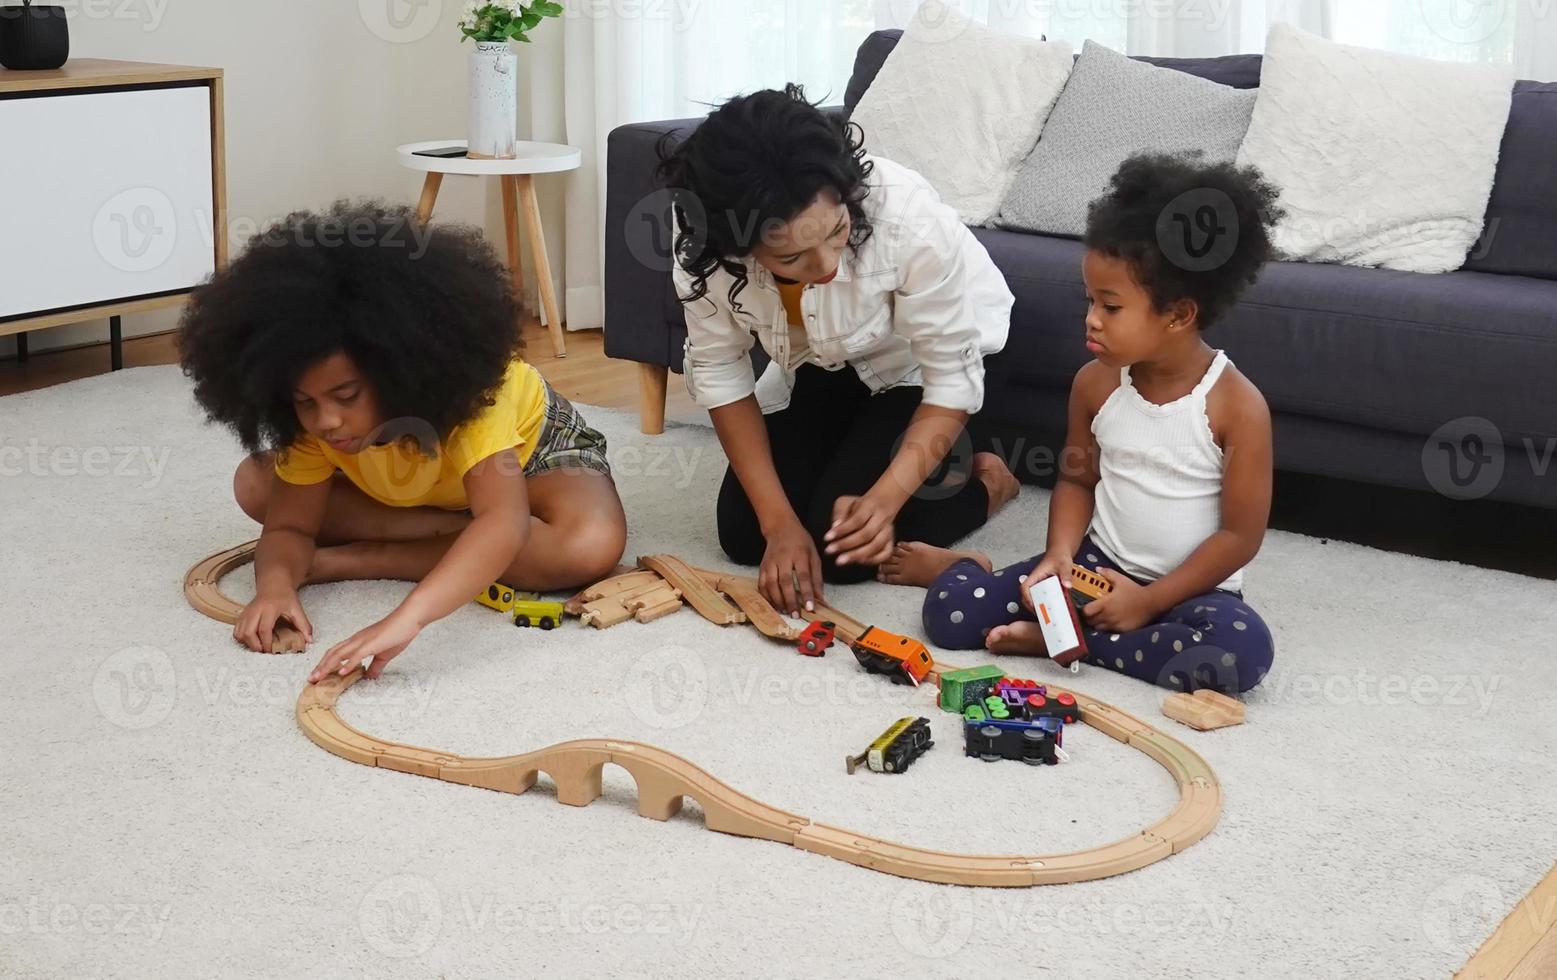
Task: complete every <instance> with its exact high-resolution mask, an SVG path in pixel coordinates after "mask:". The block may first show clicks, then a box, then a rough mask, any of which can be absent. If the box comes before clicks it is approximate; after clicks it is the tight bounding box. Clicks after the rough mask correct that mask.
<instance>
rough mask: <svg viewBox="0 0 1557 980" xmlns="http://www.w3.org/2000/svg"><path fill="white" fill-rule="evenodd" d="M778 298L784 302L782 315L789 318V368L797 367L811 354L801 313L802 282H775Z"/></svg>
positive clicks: (804, 285) (803, 284)
mask: <svg viewBox="0 0 1557 980" xmlns="http://www.w3.org/2000/svg"><path fill="white" fill-rule="evenodd" d="M774 285H775V286H777V287H778V291H779V297H780V298H781V299H783V301H784V313H785V315H786V316H787V317H788V318H789V367H790V369H791V370H793V369H794V368H796V367H799V366H800V364H801V362H803V361H804V360H805V359H806V355H808V354H809V353H810V352H811V338H810V337H808V336H806V320H805V314H804V313H803V312H802V311H801V307H800V296H801V294H802V293H804V292H805V291H806V284H805V283H803V282H776V283H774Z"/></svg>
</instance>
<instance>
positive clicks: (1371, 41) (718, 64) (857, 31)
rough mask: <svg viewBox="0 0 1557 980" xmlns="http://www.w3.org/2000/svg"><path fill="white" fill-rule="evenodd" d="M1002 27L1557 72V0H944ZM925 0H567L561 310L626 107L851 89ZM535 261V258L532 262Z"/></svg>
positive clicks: (556, 258)
mask: <svg viewBox="0 0 1557 980" xmlns="http://www.w3.org/2000/svg"><path fill="white" fill-rule="evenodd" d="M948 2H949V3H950V5H952V6H955V7H958V8H959V9H961V10H962V11H964V12H965V13H967V14H969V15H970V16H972V17H974V18H975V19H977V20H980V21H982V22H984V23H987V24H989V25H991V26H993V27H996V28H998V29H1000V30H1003V31H1008V32H1015V33H1023V34H1029V35H1032V36H1038V35H1047V36H1048V37H1049V38H1050V39H1051V40H1061V39H1063V40H1066V41H1069V42H1071V43H1072V44H1073V45H1074V46H1075V47H1076V48H1078V49H1079V48H1080V46H1081V42H1082V41H1083V40H1085V39H1087V38H1092V39H1094V40H1096V41H1098V42H1099V43H1101V44H1105V45H1107V46H1109V47H1111V48H1114V49H1116V50H1122V51H1125V52H1126V53H1128V54H1137V55H1155V56H1163V57H1212V56H1216V55H1223V54H1235V53H1239V52H1258V51H1260V50H1261V49H1262V48H1263V46H1264V41H1265V35H1266V32H1267V30H1268V29H1269V27H1270V25H1271V24H1272V23H1273V22H1276V21H1286V22H1290V23H1294V24H1297V25H1298V26H1300V27H1302V28H1304V29H1305V30H1309V31H1312V32H1314V33H1316V34H1320V35H1322V36H1325V37H1329V38H1332V39H1334V40H1337V41H1341V42H1344V43H1348V44H1357V45H1362V46H1365V47H1373V48H1382V49H1386V50H1393V51H1400V52H1402V53H1407V54H1416V55H1422V56H1425V57H1431V58H1440V59H1448V60H1457V61H1502V62H1509V63H1512V64H1513V65H1514V66H1515V69H1516V71H1517V72H1518V74H1519V76H1520V77H1521V78H1537V79H1545V80H1551V79H1557V0H1344V2H1343V0H948ZM918 4H919V0H564V8H565V10H566V14H565V15H564V17H563V23H562V30H561V31H539V32H537V42H536V43H535V44H534V45H533V46H531V47H529V48H527V49H526V51H527V53H528V55H529V57H528V58H527V59H526V61H527V64H528V67H529V72H530V77H529V83H528V87H527V88H526V92H527V93H528V97H527V100H526V101H527V109H528V116H529V121H530V127H531V131H532V134H533V137H532V138H534V139H542V140H553V141H557V142H567V143H571V144H573V145H575V146H578V147H581V148H582V149H583V151H584V166H583V169H582V170H580V171H578V172H577V173H574V174H571V175H570V176H569V177H568V179H567V180H566V181H557V182H549V181H548V182H543V187H545V189H546V190H545V193H546V197H545V200H544V201H543V205H544V206H545V208H546V210H547V212H548V214H549V215H556V216H557V217H558V218H560V217H561V216H562V215H563V214H565V215H566V222H565V223H564V222H563V221H561V220H557V219H556V218H554V219H552V220H551V221H550V223H549V236H550V239H551V244H550V249H551V256H552V265H553V271H554V273H555V274H556V275H557V276H558V277H559V280H560V281H559V282H558V283H557V286H558V289H559V295H561V296H563V297H565V313H564V318H565V319H566V320H567V322H568V326H569V327H570V328H572V329H585V328H593V327H599V326H601V325H602V322H603V310H604V290H603V287H602V283H603V275H602V272H603V265H604V261H603V256H604V249H605V245H604V243H605V235H606V234H608V233H609V229H606V228H605V226H604V222H605V208H604V202H605V186H606V166H605V164H606V160H605V155H606V137H607V136H608V134H609V133H610V132H611V130H612V129H614V128H615V127H617V126H620V125H623V124H625V123H631V122H644V121H649V120H656V119H673V118H682V117H689V116H698V115H702V114H704V113H706V112H707V111H708V108H709V106H710V105H712V104H717V103H719V102H721V101H723V100H724V99H726V98H728V97H730V96H732V95H735V94H738V93H741V92H750V91H753V90H756V89H759V88H767V87H775V86H780V85H783V84H784V83H785V82H789V81H796V82H801V83H803V84H805V85H806V87H807V89H808V91H809V93H810V95H811V96H812V97H813V98H815V99H824V100H825V101H827V102H829V103H836V102H841V101H842V99H843V93H844V89H845V87H846V85H847V83H848V79H849V75H850V73H851V71H852V69H853V66H854V55H855V52H856V50H857V49H858V47H859V45H860V43H861V42H862V41H863V40H864V39H865V37H866V36H867V35H868V34H869V33H870V32H871V31H872V30H875V29H877V28H881V27H901V26H903V25H904V24H906V23H907V22H908V20H909V19H910V18H911V17H912V15H913V12H914V11H915V10H916V9H917V7H918ZM530 268H532V269H533V264H532V265H531V266H530Z"/></svg>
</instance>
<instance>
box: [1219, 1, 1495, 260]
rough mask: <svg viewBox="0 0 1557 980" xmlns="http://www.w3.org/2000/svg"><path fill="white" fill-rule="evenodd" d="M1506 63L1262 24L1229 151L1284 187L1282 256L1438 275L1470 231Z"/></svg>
mask: <svg viewBox="0 0 1557 980" xmlns="http://www.w3.org/2000/svg"><path fill="white" fill-rule="evenodd" d="M1513 86H1514V76H1513V71H1512V69H1511V68H1509V67H1508V66H1507V65H1495V64H1459V63H1454V62H1447V61H1433V60H1430V59H1427V58H1415V57H1410V56H1407V55H1402V54H1395V53H1393V52H1389V51H1376V50H1372V49H1369V48H1361V47H1356V46H1354V45H1349V44H1337V43H1335V42H1333V41H1327V40H1325V39H1323V38H1321V37H1317V36H1315V35H1313V34H1309V33H1307V32H1306V31H1302V30H1299V29H1298V28H1296V27H1293V26H1292V25H1291V24H1283V23H1277V24H1274V25H1272V26H1271V29H1270V36H1269V37H1268V38H1267V40H1266V42H1265V61H1264V64H1263V77H1262V78H1261V79H1260V94H1259V99H1258V101H1256V102H1255V104H1254V118H1253V119H1252V121H1251V122H1250V123H1249V133H1248V136H1246V137H1245V138H1244V143H1243V149H1242V150H1240V151H1239V153H1238V163H1239V165H1241V166H1242V165H1252V166H1255V167H1258V168H1259V169H1260V171H1261V172H1262V173H1264V175H1265V177H1266V179H1268V180H1269V181H1270V182H1271V183H1273V184H1275V185H1276V186H1277V187H1279V188H1280V189H1281V206H1282V208H1283V209H1285V211H1286V217H1285V218H1283V219H1282V220H1281V222H1280V223H1279V224H1278V225H1277V226H1276V232H1275V244H1276V247H1277V249H1279V250H1280V251H1281V252H1282V254H1283V255H1284V256H1285V257H1287V258H1290V259H1297V260H1302V261H1308V262H1342V263H1345V264H1347V265H1357V266H1370V267H1371V266H1378V267H1383V268H1388V269H1398V270H1401V271H1405V272H1447V271H1449V270H1451V269H1458V268H1460V267H1461V266H1463V265H1464V264H1465V256H1466V254H1467V253H1468V252H1469V251H1470V250H1471V247H1472V246H1473V245H1474V244H1475V243H1476V239H1477V237H1478V236H1480V234H1481V229H1482V222H1483V220H1484V218H1485V216H1486V212H1487V201H1488V199H1489V198H1490V197H1491V194H1492V182H1493V179H1494V178H1495V176H1496V174H1497V160H1498V144H1499V142H1501V140H1502V138H1503V130H1504V127H1505V125H1506V124H1507V122H1508V110H1509V99H1510V96H1511V93H1512V91H1513Z"/></svg>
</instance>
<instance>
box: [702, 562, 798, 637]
mask: <svg viewBox="0 0 1557 980" xmlns="http://www.w3.org/2000/svg"><path fill="white" fill-rule="evenodd" d="M693 571H695V572H697V574H698V577H699V578H701V579H702V580H703V581H705V582H707V583H708V584H709V585H711V586H713V588H714V589H716V590H717V591H719V592H723V593H724V594H725V595H727V596H729V597H730V601H731V602H734V603H735V604H736V605H737V606H739V607H740V610H741V612H743V613H745V614H746V621H747V622H749V623H751V624H752V625H753V626H755V627H757V631H758V632H760V633H761V634H762V635H763V636H767V637H771V638H772V639H775V640H784V641H785V642H788V643H793V642H794V641H796V640H798V639H799V638H800V630H799V629H798V628H796V627H794V626H791V625H789V621H788V620H786V619H785V618H784V617H783V615H781V614H780V613H779V611H778V610H777V609H774V608H773V605H772V603H770V602H768V600H766V599H764V598H763V597H762V593H761V592H760V591H758V589H757V583H756V581H755V580H753V579H749V578H742V577H741V576H739V575H710V574H709V573H707V572H704V571H703V570H702V569H700V568H698V569H693Z"/></svg>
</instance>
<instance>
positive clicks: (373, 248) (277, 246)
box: [178, 201, 522, 452]
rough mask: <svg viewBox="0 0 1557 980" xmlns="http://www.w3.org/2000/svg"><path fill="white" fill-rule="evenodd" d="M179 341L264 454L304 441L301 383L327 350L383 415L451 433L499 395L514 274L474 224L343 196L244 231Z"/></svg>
mask: <svg viewBox="0 0 1557 980" xmlns="http://www.w3.org/2000/svg"><path fill="white" fill-rule="evenodd" d="M178 345H179V354H180V360H181V363H182V365H183V369H184V373H185V374H186V375H188V376H189V377H190V378H191V379H193V380H194V385H195V399H196V400H197V401H198V402H199V403H200V405H201V406H202V407H203V408H204V409H205V410H206V413H207V415H208V416H209V417H210V418H211V419H212V420H213V421H216V422H220V423H222V424H224V425H226V426H228V427H229V428H231V429H232V430H233V431H234V432H236V433H237V435H238V439H239V440H240V441H241V442H242V443H243V446H244V448H245V449H247V450H249V451H250V452H258V451H261V450H266V449H284V448H286V447H287V446H290V445H291V444H292V443H293V442H294V441H295V440H296V439H297V437H298V436H299V434H300V433H301V431H302V427H301V425H300V424H299V423H298V419H297V412H296V410H295V409H294V408H293V404H292V392H293V389H294V388H295V386H296V384H297V380H298V377H299V376H300V375H301V374H302V373H303V372H304V371H305V370H307V369H308V368H309V367H311V366H312V365H314V364H316V363H318V362H319V361H320V360H322V359H324V358H326V357H329V356H330V355H332V354H335V353H337V352H344V353H345V354H346V355H347V356H349V357H350V358H351V359H352V360H353V361H354V362H355V363H356V365H357V367H358V368H359V369H360V370H361V371H362V372H363V374H364V375H366V377H367V378H368V380H369V381H370V382H371V383H372V385H373V387H374V389H375V392H376V394H377V396H378V402H379V405H380V407H381V409H382V411H383V413H384V417H385V419H386V420H391V419H418V420H421V421H424V422H426V423H428V424H430V425H431V426H432V427H433V429H434V430H435V431H436V432H437V433H438V434H439V436H440V437H446V436H447V435H448V433H449V431H450V430H451V429H453V428H454V427H455V426H457V425H459V424H461V423H463V422H466V421H469V420H470V419H472V418H474V417H475V416H476V415H477V414H478V413H479V412H480V410H481V409H482V408H483V407H484V406H487V405H490V404H492V401H493V393H494V391H495V389H496V388H497V387H498V385H499V383H500V382H501V381H502V379H503V375H504V373H505V372H506V371H507V369H508V366H509V364H510V363H511V362H512V360H513V358H514V356H515V355H516V354H517V353H518V352H519V350H520V349H521V347H522V342H521V340H520V326H519V308H518V304H517V302H516V301H515V298H514V293H513V286H512V282H511V279H510V276H509V273H508V270H507V269H506V268H505V266H504V264H503V263H502V262H500V261H499V260H498V258H497V255H496V254H495V253H494V252H493V250H492V247H491V246H490V245H489V244H488V243H487V241H486V239H485V238H483V236H482V234H481V231H480V230H479V229H477V228H473V227H467V226H461V225H448V224H435V225H421V224H418V223H417V221H416V216H415V214H414V213H413V212H412V211H411V209H409V208H405V207H396V206H391V205H388V204H385V203H383V202H380V201H363V202H357V203H353V202H349V201H338V202H336V203H335V204H334V205H333V206H332V207H331V208H330V209H329V210H328V211H325V212H322V213H320V212H308V211H301V212H297V213H294V214H291V215H289V216H287V217H286V218H284V219H282V220H281V221H278V222H276V223H275V224H273V225H271V226H270V227H269V228H267V229H265V230H264V231H262V232H260V233H259V234H257V235H255V236H254V237H253V238H252V239H250V240H249V242H248V243H247V245H246V247H245V249H244V251H243V253H242V254H241V255H240V256H239V257H238V258H237V259H235V260H234V261H233V262H232V263H231V264H230V265H229V266H227V268H225V269H223V270H221V271H219V272H218V273H216V275H215V276H213V277H212V278H211V279H210V280H209V281H208V282H206V283H205V284H203V285H201V286H200V287H199V288H198V289H196V290H195V291H194V294H193V296H192V297H191V298H190V301H189V304H188V305H187V306H186V307H185V310H184V314H183V317H182V319H181V321H180V324H179V338H178ZM423 449H424V451H431V447H423Z"/></svg>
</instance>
